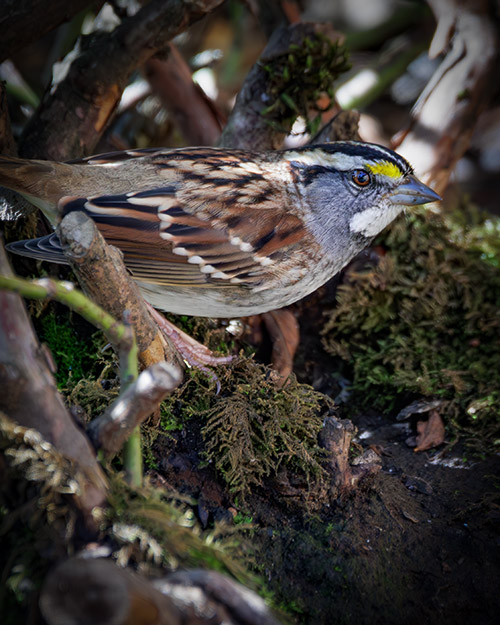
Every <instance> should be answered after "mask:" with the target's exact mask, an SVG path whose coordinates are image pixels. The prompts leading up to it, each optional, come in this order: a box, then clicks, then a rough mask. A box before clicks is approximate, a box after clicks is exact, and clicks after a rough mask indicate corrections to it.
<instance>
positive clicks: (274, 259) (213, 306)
mask: <svg viewBox="0 0 500 625" xmlns="http://www.w3.org/2000/svg"><path fill="white" fill-rule="evenodd" d="M0 186H4V187H8V188H9V189H12V190H14V191H17V192H19V193H20V194H21V195H23V196H24V197H25V198H26V199H28V200H29V201H30V202H32V203H33V204H34V205H35V206H37V207H39V208H40V209H41V210H42V211H43V212H44V214H45V215H46V216H47V218H48V219H49V221H50V222H51V223H52V224H53V225H54V226H56V225H57V223H58V221H59V220H60V219H61V218H62V217H63V216H65V215H67V214H68V213H70V212H71V211H83V212H84V213H86V214H87V215H89V216H90V217H91V218H92V219H93V220H94V221H95V223H96V225H97V227H98V229H99V230H100V231H101V233H102V234H103V236H104V238H105V239H106V240H107V242H108V243H110V244H112V245H114V246H116V247H118V248H119V249H120V250H121V251H122V252H123V258H124V262H125V265H126V266H127V268H128V269H129V271H130V272H131V274H132V277H133V278H134V280H135V281H136V282H137V284H138V285H139V288H140V290H141V291H142V293H143V295H144V298H145V299H146V301H147V302H149V303H150V304H151V305H152V306H153V307H154V308H156V309H159V310H162V311H168V312H171V313H175V314H182V315H191V316H203V317H212V318H235V317H236V318H239V317H247V316H250V315H255V314H259V313H263V312H266V311H270V310H275V309H278V308H282V307H285V306H287V305H289V304H292V303H293V302H296V301H297V300H300V299H302V298H303V297H305V296H306V295H308V294H310V293H311V292H313V291H315V290H316V289H317V288H319V287H320V286H322V285H323V284H324V283H325V282H327V281H328V280H329V279H330V278H331V277H333V276H334V275H335V274H337V273H339V272H340V271H341V270H342V268H343V267H344V266H345V265H346V264H347V263H348V262H349V261H350V260H352V259H353V258H354V257H355V256H356V255H357V254H358V253H359V252H361V251H362V250H363V249H364V248H366V247H367V246H368V245H369V244H370V242H371V241H372V240H373V239H374V237H375V236H376V235H378V234H379V233H380V232H381V231H382V230H383V229H384V228H385V227H386V226H388V225H389V224H390V223H391V222H392V221H393V220H394V219H395V218H396V217H397V216H398V215H399V214H400V213H401V212H403V211H404V210H405V208H406V207H411V206H415V205H418V204H425V203H428V202H434V201H437V200H439V199H440V197H439V195H438V194H437V193H435V192H434V191H433V190H432V189H431V188H430V187H428V186H427V185H425V184H424V183H422V182H421V181H420V180H418V179H417V178H416V176H415V174H414V172H413V169H412V167H411V166H410V164H409V163H408V162H407V161H406V160H405V159H404V158H403V157H402V156H400V155H399V154H397V153H396V152H394V151H392V150H390V149H389V148H386V147H384V146H381V145H377V144H372V143H366V142H362V141H339V142H332V143H323V144H317V145H308V146H305V147H301V148H293V149H283V150H275V151H265V152H256V151H251V150H241V149H229V148H212V147H187V148H176V149H168V148H146V149H133V150H124V151H119V152H110V153H106V154H99V155H96V156H90V157H87V158H83V159H79V160H74V161H68V162H55V161H42V160H31V159H20V158H15V157H10V156H0ZM8 249H9V250H10V251H11V252H14V253H19V254H22V255H25V256H31V257H34V258H37V259H40V260H49V261H51V262H59V263H65V262H66V259H65V256H64V251H63V249H62V247H61V244H60V242H59V239H58V237H57V232H54V233H52V234H49V235H46V236H44V237H40V238H38V239H32V240H26V241H17V242H14V243H11V244H9V245H8Z"/></svg>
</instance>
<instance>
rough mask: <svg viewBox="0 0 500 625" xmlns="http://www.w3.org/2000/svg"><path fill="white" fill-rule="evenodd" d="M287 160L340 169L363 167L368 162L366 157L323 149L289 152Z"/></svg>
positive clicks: (347, 169)
mask: <svg viewBox="0 0 500 625" xmlns="http://www.w3.org/2000/svg"><path fill="white" fill-rule="evenodd" d="M286 160H287V161H294V162H296V163H299V164H303V165H307V166H312V165H320V166H322V167H331V168H333V169H338V170H339V171H349V170H351V169H362V168H363V167H364V166H365V164H366V158H362V157H361V156H353V155H350V154H342V153H339V154H328V153H326V152H324V151H323V150H318V152H304V153H302V154H301V153H300V152H288V153H287V154H286Z"/></svg>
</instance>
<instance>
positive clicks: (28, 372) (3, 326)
mask: <svg viewBox="0 0 500 625" xmlns="http://www.w3.org/2000/svg"><path fill="white" fill-rule="evenodd" d="M0 274H2V275H5V276H12V275H13V274H12V270H11V269H10V266H9V264H8V261H7V256H6V254H5V251H4V249H3V245H2V244H1V243H0ZM0 387H1V388H2V393H1V394H0V410H1V411H3V412H4V413H5V414H6V415H7V416H8V417H9V418H10V419H12V420H14V421H16V422H17V423H19V424H20V425H22V426H24V427H28V428H34V429H35V430H38V431H39V432H40V433H41V435H42V436H43V438H45V439H46V440H47V441H49V442H50V443H52V444H53V445H54V446H55V448H56V449H57V450H58V451H59V452H60V453H61V454H63V455H65V456H66V457H68V458H70V459H71V460H73V461H74V462H75V463H76V464H77V465H78V466H79V467H80V468H81V469H82V471H83V472H84V474H85V476H86V478H87V480H88V488H87V489H86V491H85V492H84V493H83V494H82V495H81V497H80V499H79V501H78V504H79V505H80V507H81V508H82V509H83V511H84V513H85V514H87V515H90V511H91V510H92V508H93V507H94V506H96V505H102V504H103V502H104V500H105V492H106V479H105V477H104V474H103V473H102V470H101V468H100V467H99V465H98V463H97V461H96V458H95V455H94V452H93V450H92V448H91V446H90V444H89V441H88V439H87V438H86V436H85V435H84V434H83V432H82V431H81V430H79V429H78V428H77V427H76V425H75V423H74V421H73V420H72V418H71V416H70V415H69V413H68V412H67V410H66V407H65V406H64V403H63V400H62V397H61V396H60V395H59V393H58V391H57V388H56V385H55V382H54V378H53V375H52V372H51V370H50V365H49V358H48V355H47V353H46V351H45V350H44V349H43V348H42V346H41V345H40V344H39V343H38V340H37V338H36V336H35V333H34V331H33V328H32V326H31V323H30V321H29V318H28V315H27V313H26V309H25V307H24V304H23V301H22V299H21V297H20V296H19V295H17V294H16V293H11V292H8V291H0Z"/></svg>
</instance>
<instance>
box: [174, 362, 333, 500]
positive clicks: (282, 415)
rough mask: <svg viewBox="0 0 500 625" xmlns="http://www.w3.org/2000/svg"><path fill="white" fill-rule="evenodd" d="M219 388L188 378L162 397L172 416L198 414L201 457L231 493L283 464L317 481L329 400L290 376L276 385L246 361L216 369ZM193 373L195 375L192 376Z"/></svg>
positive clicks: (244, 490)
mask: <svg viewBox="0 0 500 625" xmlns="http://www.w3.org/2000/svg"><path fill="white" fill-rule="evenodd" d="M217 374H218V375H219V376H220V382H221V386H222V390H221V392H220V394H219V395H215V394H214V393H213V389H205V388H204V387H202V386H201V385H200V384H199V383H198V382H197V380H196V378H193V379H192V380H190V381H189V382H188V383H187V384H186V385H184V387H183V388H181V389H180V390H179V391H178V392H177V393H174V394H172V396H171V397H170V398H168V400H167V408H166V409H167V410H168V411H169V413H170V414H173V415H176V418H177V419H179V418H182V419H186V418H192V417H196V418H198V419H199V418H200V417H201V418H202V419H204V420H205V421H206V424H205V425H204V426H203V429H202V435H203V438H204V441H205V453H204V456H205V458H206V460H207V461H208V462H210V463H211V464H212V465H213V466H214V467H215V469H216V470H217V471H218V472H219V474H220V475H221V476H222V477H223V479H224V480H225V482H226V484H227V485H228V486H229V488H230V489H231V490H232V492H233V493H234V494H236V495H238V494H239V495H241V496H243V497H244V496H245V494H248V492H249V490H250V489H251V488H252V487H254V486H256V485H260V484H262V480H263V478H264V477H265V476H269V475H275V474H276V472H277V471H278V469H279V468H280V467H282V466H283V467H288V468H290V469H291V470H293V471H296V472H298V473H300V474H302V475H305V476H306V478H307V479H310V478H315V479H320V477H321V476H322V468H321V464H320V463H321V459H322V457H323V454H324V450H322V449H321V448H320V447H319V446H318V443H317V437H318V432H319V430H320V429H321V427H322V415H323V414H324V412H325V411H326V410H327V409H328V408H329V407H330V404H329V400H328V398H326V397H325V396H324V395H322V394H321V393H317V392H316V391H314V390H313V389H312V388H311V387H310V386H307V385H305V384H299V383H298V382H297V381H296V379H295V378H292V379H291V380H290V382H289V383H288V384H287V385H286V386H284V387H283V388H280V387H279V385H278V384H277V382H276V380H275V379H274V376H273V373H272V372H271V371H270V370H269V369H267V368H265V367H264V366H262V365H258V364H256V363H255V362H254V361H253V360H251V359H245V358H241V359H240V360H239V361H238V362H237V363H236V364H235V365H234V366H233V367H227V368H225V369H222V368H221V369H219V370H218V372H217ZM195 376H196V377H197V374H195Z"/></svg>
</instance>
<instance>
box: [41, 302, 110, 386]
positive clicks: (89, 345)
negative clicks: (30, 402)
mask: <svg viewBox="0 0 500 625" xmlns="http://www.w3.org/2000/svg"><path fill="white" fill-rule="evenodd" d="M36 325H37V329H38V333H39V338H40V341H42V342H44V343H46V344H47V346H48V347H49V349H50V351H51V353H52V356H53V358H54V361H55V364H56V367H57V369H56V372H55V378H56V382H57V385H58V388H59V389H60V390H61V389H64V388H67V387H68V386H74V385H75V384H76V383H77V382H78V381H79V380H80V379H82V378H84V377H87V376H89V375H95V374H96V370H97V369H98V366H99V364H100V363H103V362H104V361H105V358H104V357H103V356H102V355H101V350H102V348H103V346H104V344H105V338H104V337H103V335H102V333H101V332H96V331H95V330H94V329H90V326H89V325H88V324H86V323H85V322H83V320H81V318H80V317H78V316H77V315H74V314H73V313H72V312H71V311H68V310H66V309H64V308H62V309H61V310H59V307H54V308H52V309H51V310H46V311H45V312H44V314H43V316H41V317H40V318H39V319H38V321H37V322H36Z"/></svg>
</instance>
